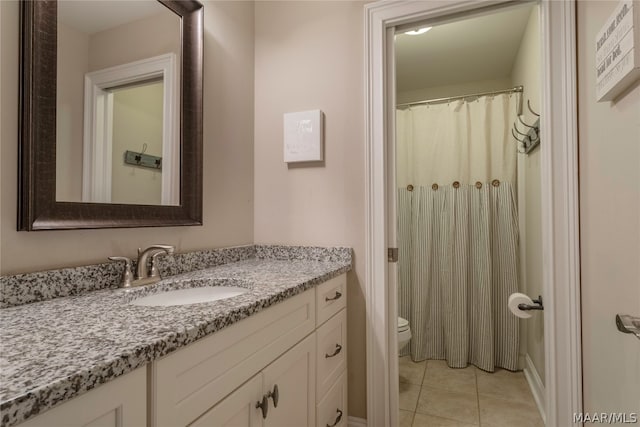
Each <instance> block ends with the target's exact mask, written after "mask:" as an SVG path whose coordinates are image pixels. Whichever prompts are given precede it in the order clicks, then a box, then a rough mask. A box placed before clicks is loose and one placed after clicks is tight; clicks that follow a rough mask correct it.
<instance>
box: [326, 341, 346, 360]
mask: <svg viewBox="0 0 640 427" xmlns="http://www.w3.org/2000/svg"><path fill="white" fill-rule="evenodd" d="M341 351H342V346H341V345H340V344H336V350H335V351H334V352H333V354H329V353H325V354H324V357H325V359H328V358H330V357H335V356H337V355H338V353H340V352H341Z"/></svg>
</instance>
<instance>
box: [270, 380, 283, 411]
mask: <svg viewBox="0 0 640 427" xmlns="http://www.w3.org/2000/svg"><path fill="white" fill-rule="evenodd" d="M267 397H270V398H272V399H273V407H274V408H277V407H278V399H279V398H280V393H279V392H278V384H276V385H274V386H273V391H270V392H269V393H267Z"/></svg>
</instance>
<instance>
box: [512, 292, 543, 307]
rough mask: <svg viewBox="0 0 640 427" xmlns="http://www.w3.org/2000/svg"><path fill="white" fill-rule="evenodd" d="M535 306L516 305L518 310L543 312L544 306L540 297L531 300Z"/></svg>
mask: <svg viewBox="0 0 640 427" xmlns="http://www.w3.org/2000/svg"><path fill="white" fill-rule="evenodd" d="M532 301H533V303H534V304H535V305H531V304H524V303H523V304H518V308H519V309H520V310H523V311H529V310H544V306H543V305H542V295H538V299H534V300H532Z"/></svg>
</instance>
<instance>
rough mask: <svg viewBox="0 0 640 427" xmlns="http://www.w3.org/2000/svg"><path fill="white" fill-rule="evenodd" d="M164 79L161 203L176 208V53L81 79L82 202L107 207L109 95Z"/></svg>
mask: <svg viewBox="0 0 640 427" xmlns="http://www.w3.org/2000/svg"><path fill="white" fill-rule="evenodd" d="M156 78H162V82H163V120H162V127H163V129H162V200H161V203H162V204H163V205H179V204H180V194H179V192H180V163H179V162H180V136H179V131H180V114H179V107H178V103H179V101H180V93H179V86H178V71H177V60H176V55H175V54H174V53H167V54H164V55H159V56H155V57H152V58H146V59H141V60H139V61H134V62H129V63H127V64H122V65H117V66H114V67H109V68H104V69H102V70H97V71H93V72H90V73H87V74H85V78H84V139H83V163H82V201H83V202H101V203H109V202H111V166H112V148H111V147H112V125H111V124H112V122H113V120H112V115H113V93H112V92H111V91H110V90H109V89H113V88H117V87H121V86H125V85H130V84H134V83H138V82H144V81H148V80H151V79H156Z"/></svg>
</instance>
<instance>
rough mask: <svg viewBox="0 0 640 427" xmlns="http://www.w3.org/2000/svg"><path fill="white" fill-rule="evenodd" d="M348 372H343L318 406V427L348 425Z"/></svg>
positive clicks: (344, 426) (341, 426)
mask: <svg viewBox="0 0 640 427" xmlns="http://www.w3.org/2000/svg"><path fill="white" fill-rule="evenodd" d="M347 403H348V402H347V372H346V371H345V372H343V373H342V375H340V377H338V380H337V381H336V382H335V383H334V384H333V385H332V386H331V388H330V389H329V392H328V393H327V395H326V396H325V397H324V399H322V401H320V403H318V406H317V407H316V427H327V426H329V427H334V426H335V427H346V426H347Z"/></svg>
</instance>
